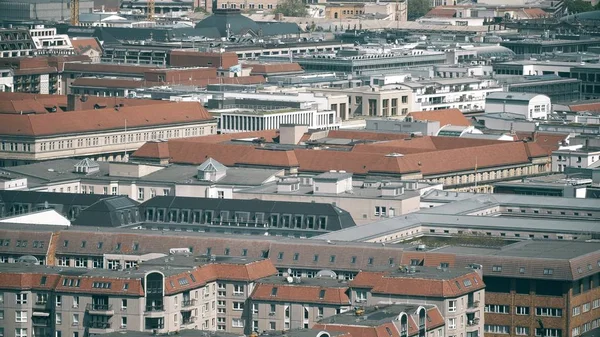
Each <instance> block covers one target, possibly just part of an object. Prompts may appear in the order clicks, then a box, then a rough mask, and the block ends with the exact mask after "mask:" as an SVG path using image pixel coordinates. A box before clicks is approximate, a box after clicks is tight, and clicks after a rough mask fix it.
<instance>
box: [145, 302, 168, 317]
mask: <svg viewBox="0 0 600 337" xmlns="http://www.w3.org/2000/svg"><path fill="white" fill-rule="evenodd" d="M164 312H165V306H164V305H162V304H159V305H147V306H146V312H144V315H145V316H147V317H162V316H164Z"/></svg>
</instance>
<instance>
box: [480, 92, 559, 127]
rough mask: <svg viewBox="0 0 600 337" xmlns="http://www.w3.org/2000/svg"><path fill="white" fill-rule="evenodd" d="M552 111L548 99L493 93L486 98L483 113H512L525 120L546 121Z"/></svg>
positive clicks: (508, 93)
mask: <svg viewBox="0 0 600 337" xmlns="http://www.w3.org/2000/svg"><path fill="white" fill-rule="evenodd" d="M551 111H552V103H551V101H550V97H548V96H546V95H540V94H533V93H525V92H523V93H521V92H495V93H491V94H489V95H488V96H487V98H486V103H485V113H486V114H488V113H507V112H510V113H513V114H518V115H522V116H524V117H525V119H527V120H534V119H546V118H547V116H548V114H549V113H551Z"/></svg>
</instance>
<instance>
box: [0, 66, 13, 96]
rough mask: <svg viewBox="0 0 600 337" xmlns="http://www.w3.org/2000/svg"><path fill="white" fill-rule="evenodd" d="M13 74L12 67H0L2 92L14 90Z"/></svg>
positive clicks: (0, 87) (0, 88)
mask: <svg viewBox="0 0 600 337" xmlns="http://www.w3.org/2000/svg"><path fill="white" fill-rule="evenodd" d="M13 74H14V73H13V71H12V69H0V92H12V91H14V89H13V86H14V82H13Z"/></svg>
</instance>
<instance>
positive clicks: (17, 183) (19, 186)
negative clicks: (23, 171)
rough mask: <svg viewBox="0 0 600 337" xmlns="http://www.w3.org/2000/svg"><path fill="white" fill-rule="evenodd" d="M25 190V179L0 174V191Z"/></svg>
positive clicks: (6, 173)
mask: <svg viewBox="0 0 600 337" xmlns="http://www.w3.org/2000/svg"><path fill="white" fill-rule="evenodd" d="M2 190H4V191H14V190H27V178H23V177H15V176H11V175H10V173H8V172H0V191H2Z"/></svg>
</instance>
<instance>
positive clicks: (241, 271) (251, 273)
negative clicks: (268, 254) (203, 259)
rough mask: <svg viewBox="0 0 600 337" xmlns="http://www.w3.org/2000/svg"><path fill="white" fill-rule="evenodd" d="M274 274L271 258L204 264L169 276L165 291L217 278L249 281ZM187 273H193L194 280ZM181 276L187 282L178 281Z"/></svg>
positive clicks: (172, 291) (180, 289) (198, 284)
mask: <svg viewBox="0 0 600 337" xmlns="http://www.w3.org/2000/svg"><path fill="white" fill-rule="evenodd" d="M275 274H277V269H276V268H275V266H273V263H271V260H268V259H264V260H259V261H253V262H249V263H247V264H233V263H214V264H206V265H202V266H199V267H197V268H194V270H192V271H186V272H183V273H181V274H177V275H173V276H169V277H168V278H167V280H166V282H165V292H166V293H167V294H175V293H178V292H182V291H185V290H188V289H193V288H197V287H199V286H203V285H205V284H206V283H208V282H214V281H217V280H228V281H243V282H251V281H256V280H258V279H260V278H264V277H268V276H272V275H275ZM189 275H194V279H195V280H196V281H194V280H193V279H192V278H191V277H190V276H189ZM181 278H186V279H188V282H187V283H183V284H182V283H180V282H179V279H181ZM170 281H172V282H170Z"/></svg>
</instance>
